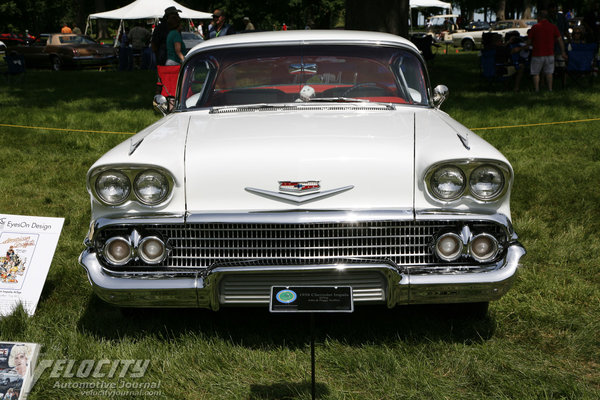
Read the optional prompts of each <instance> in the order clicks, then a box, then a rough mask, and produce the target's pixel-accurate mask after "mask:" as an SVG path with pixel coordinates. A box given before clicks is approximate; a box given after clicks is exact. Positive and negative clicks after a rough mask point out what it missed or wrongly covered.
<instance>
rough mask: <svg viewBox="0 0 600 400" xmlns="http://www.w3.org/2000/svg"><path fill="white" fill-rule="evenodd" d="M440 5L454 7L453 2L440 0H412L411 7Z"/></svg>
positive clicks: (447, 7) (448, 7) (440, 6)
mask: <svg viewBox="0 0 600 400" xmlns="http://www.w3.org/2000/svg"><path fill="white" fill-rule="evenodd" d="M429 7H438V8H446V9H452V4H450V3H445V2H443V1H439V0H410V8H429Z"/></svg>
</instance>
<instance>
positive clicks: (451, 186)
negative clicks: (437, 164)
mask: <svg viewBox="0 0 600 400" xmlns="http://www.w3.org/2000/svg"><path fill="white" fill-rule="evenodd" d="M431 190H432V192H433V194H434V196H435V197H437V198H439V199H442V200H454V199H456V198H458V197H459V196H460V195H461V194H462V192H463V191H464V190H465V175H464V174H463V172H462V171H461V170H460V169H459V168H457V167H453V166H443V167H441V168H438V169H437V170H436V171H435V172H434V173H433V175H432V176H431Z"/></svg>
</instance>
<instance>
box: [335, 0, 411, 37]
mask: <svg viewBox="0 0 600 400" xmlns="http://www.w3.org/2000/svg"><path fill="white" fill-rule="evenodd" d="M409 18H410V6H409V0H371V1H368V2H367V1H364V0H346V29H356V30H362V31H378V32H388V33H393V34H395V35H401V36H404V37H408V19H409Z"/></svg>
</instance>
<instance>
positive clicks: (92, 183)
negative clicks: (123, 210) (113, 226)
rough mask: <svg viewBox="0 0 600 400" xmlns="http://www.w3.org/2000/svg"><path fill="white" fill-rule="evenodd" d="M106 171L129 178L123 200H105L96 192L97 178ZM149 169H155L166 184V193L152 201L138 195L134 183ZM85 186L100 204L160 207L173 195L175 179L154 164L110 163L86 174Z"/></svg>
mask: <svg viewBox="0 0 600 400" xmlns="http://www.w3.org/2000/svg"><path fill="white" fill-rule="evenodd" d="M107 171H116V172H119V173H121V174H123V175H125V176H126V177H127V179H128V180H129V193H128V196H127V197H126V198H125V199H123V201H120V202H118V203H110V202H107V201H106V200H105V199H104V198H103V197H102V196H100V194H99V193H98V192H97V189H96V183H97V181H98V178H99V177H100V176H102V174H103V173H105V172H107ZM150 171H155V172H157V173H159V174H160V175H162V176H163V177H164V178H165V179H166V185H167V189H166V193H165V194H164V195H163V196H161V198H160V199H159V200H158V201H156V202H154V203H152V202H149V201H147V200H146V199H144V198H143V197H142V196H140V195H139V193H138V191H137V190H135V183H136V180H137V178H138V177H139V176H140V174H143V173H145V172H150ZM87 187H88V191H89V192H90V193H91V194H92V196H93V197H94V199H96V200H97V201H98V202H99V203H101V204H102V205H105V206H108V207H123V206H126V205H128V204H130V203H138V204H140V205H142V206H145V207H150V208H154V207H160V206H162V205H164V204H166V203H168V202H169V201H170V200H171V197H172V196H173V188H174V187H175V179H174V178H173V176H172V175H171V174H170V173H169V172H168V171H167V170H165V169H164V168H161V167H157V166H154V165H152V166H150V165H148V166H145V165H144V166H114V165H111V166H107V167H101V168H97V169H95V170H93V171H92V172H91V173H90V174H89V176H88V182H87Z"/></svg>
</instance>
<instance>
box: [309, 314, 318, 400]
mask: <svg viewBox="0 0 600 400" xmlns="http://www.w3.org/2000/svg"><path fill="white" fill-rule="evenodd" d="M316 364H317V362H316V359H315V313H310V381H311V386H310V393H311V396H312V397H311V398H312V400H315V399H316V393H317V383H316V379H315V369H316Z"/></svg>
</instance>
